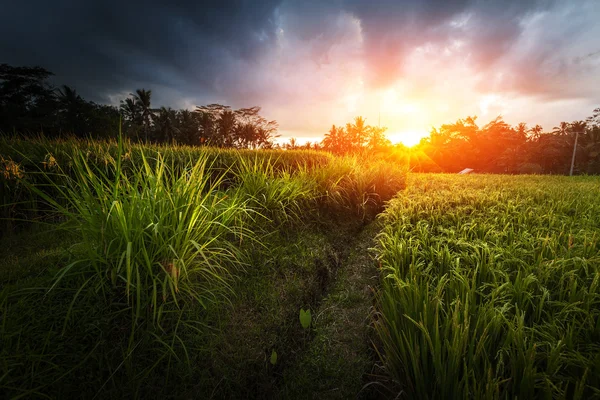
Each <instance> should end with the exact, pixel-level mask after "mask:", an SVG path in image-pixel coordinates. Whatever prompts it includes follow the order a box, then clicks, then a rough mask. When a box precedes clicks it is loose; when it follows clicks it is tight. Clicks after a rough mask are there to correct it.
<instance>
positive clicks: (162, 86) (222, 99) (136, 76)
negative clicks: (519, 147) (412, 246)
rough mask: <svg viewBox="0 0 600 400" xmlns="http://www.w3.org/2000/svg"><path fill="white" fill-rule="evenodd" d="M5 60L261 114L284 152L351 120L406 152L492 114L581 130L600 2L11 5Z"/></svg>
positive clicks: (119, 95)
mask: <svg viewBox="0 0 600 400" xmlns="http://www.w3.org/2000/svg"><path fill="white" fill-rule="evenodd" d="M2 8H3V11H2V13H0V63H8V64H11V65H39V66H42V67H44V68H46V69H48V70H50V71H52V72H53V73H54V74H55V77H54V78H53V79H54V82H55V83H56V84H68V85H70V86H73V87H75V88H76V89H77V91H78V93H80V94H81V95H82V96H83V97H84V98H86V99H88V100H93V101H96V102H100V103H107V104H115V105H118V104H119V101H120V100H122V99H124V98H125V97H127V96H128V94H129V93H131V92H133V91H134V90H135V89H138V88H145V89H150V90H152V99H153V105H154V106H156V107H159V106H170V107H173V108H189V109H193V108H195V106H196V105H202V104H210V103H220V104H227V105H231V106H232V107H234V108H240V107H250V106H254V105H258V106H260V107H262V115H264V116H265V117H266V118H268V119H274V120H277V121H278V123H279V126H280V129H279V132H280V134H281V135H282V139H284V140H285V139H287V138H289V137H295V138H297V139H298V141H299V142H304V141H306V140H312V141H314V140H320V139H321V138H322V136H323V135H324V134H325V133H326V132H327V131H328V130H329V129H330V128H331V125H333V124H335V125H344V124H345V123H347V122H350V121H351V120H352V119H353V118H354V117H356V116H358V115H361V116H363V117H366V118H367V123H369V124H372V125H377V124H381V125H382V126H386V127H387V128H388V131H387V133H388V136H389V137H390V139H392V141H394V142H397V141H402V142H405V143H407V144H414V143H415V142H416V141H418V139H419V138H420V137H421V136H424V135H426V134H427V133H428V132H429V130H430V128H431V127H432V126H436V127H438V126H440V125H441V124H443V123H451V122H454V121H456V120H457V119H459V118H465V117H467V116H477V117H478V119H477V122H478V123H479V124H480V125H483V124H485V123H487V122H488V121H490V120H491V119H494V118H495V117H496V116H498V115H502V116H503V117H504V119H505V120H506V121H507V122H509V123H511V124H516V123H518V122H527V123H528V124H529V125H530V126H532V125H535V124H540V125H542V127H543V128H544V129H545V130H546V131H551V130H552V128H553V127H554V126H556V125H558V123H559V122H560V121H573V120H580V119H585V118H586V117H587V116H589V115H591V113H592V110H593V109H594V108H596V107H599V106H600V39H599V38H600V0H571V1H567V0H498V1H495V0H430V1H423V0H378V1H376V0H371V1H359V0H339V1H326V0H315V1H312V0H305V1H275V0H267V1H227V0H225V1H219V2H216V1H212V2H207V3H204V2H202V1H197V0H195V1H188V0H175V1H164V2H159V1H155V0H148V1H137V0H131V1H121V0H119V1H117V0H103V1H96V0H88V1H81V0H55V1H34V0H21V1H11V2H6V3H5V4H4V5H3V6H2Z"/></svg>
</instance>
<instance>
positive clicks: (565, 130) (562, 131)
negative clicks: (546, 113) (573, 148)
mask: <svg viewBox="0 0 600 400" xmlns="http://www.w3.org/2000/svg"><path fill="white" fill-rule="evenodd" d="M552 129H553V131H552V133H554V134H555V135H559V136H567V135H568V134H569V124H568V123H567V122H564V121H563V122H561V123H560V124H559V126H555V127H554V128H552Z"/></svg>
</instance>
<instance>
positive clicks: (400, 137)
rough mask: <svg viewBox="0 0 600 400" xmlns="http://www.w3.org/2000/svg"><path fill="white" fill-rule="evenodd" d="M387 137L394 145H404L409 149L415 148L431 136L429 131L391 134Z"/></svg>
mask: <svg viewBox="0 0 600 400" xmlns="http://www.w3.org/2000/svg"><path fill="white" fill-rule="evenodd" d="M386 136H387V138H388V139H389V140H390V141H391V142H392V143H393V144H397V143H402V144H403V145H405V146H407V147H413V146H416V145H417V144H419V142H420V141H421V139H422V138H424V137H427V136H429V133H428V132H427V131H402V132H390V133H387V134H386Z"/></svg>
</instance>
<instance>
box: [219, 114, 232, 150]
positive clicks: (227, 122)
mask: <svg viewBox="0 0 600 400" xmlns="http://www.w3.org/2000/svg"><path fill="white" fill-rule="evenodd" d="M235 124H236V119H235V114H234V113H233V111H231V110H225V111H223V112H222V113H221V115H219V118H218V119H217V133H218V136H217V138H216V139H217V140H216V142H217V145H219V146H222V147H233V131H234V128H235Z"/></svg>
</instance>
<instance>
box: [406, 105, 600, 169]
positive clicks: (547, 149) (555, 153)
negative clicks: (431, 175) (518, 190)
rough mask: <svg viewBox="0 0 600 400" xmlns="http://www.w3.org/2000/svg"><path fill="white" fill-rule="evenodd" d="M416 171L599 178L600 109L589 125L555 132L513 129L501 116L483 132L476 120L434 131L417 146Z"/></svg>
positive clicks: (577, 124)
mask: <svg viewBox="0 0 600 400" xmlns="http://www.w3.org/2000/svg"><path fill="white" fill-rule="evenodd" d="M416 150H418V151H419V153H418V154H417V156H418V155H420V156H421V159H420V160H418V161H419V162H415V165H414V167H415V169H416V170H423V171H428V170H429V171H431V170H434V171H435V170H441V171H444V172H458V171H460V170H462V169H464V168H473V169H475V170H476V171H480V172H492V173H510V174H513V173H545V174H567V173H569V172H570V167H571V161H572V157H573V152H574V150H575V172H576V173H587V174H598V173H600V108H597V109H595V110H594V111H593V113H592V115H591V116H590V117H588V118H587V119H586V120H581V121H573V122H570V123H568V122H561V123H560V124H559V125H558V126H555V127H554V128H553V129H552V130H551V131H544V129H543V128H542V127H541V126H540V125H535V126H532V127H528V126H527V124H525V123H523V122H522V123H519V124H517V125H516V126H511V125H509V124H507V123H506V122H504V120H503V119H502V118H501V117H497V118H496V119H494V120H493V121H491V122H489V123H487V124H485V125H484V126H482V127H480V126H478V125H477V123H476V117H468V118H465V119H459V120H458V121H456V122H455V123H452V124H444V125H442V126H441V127H440V128H437V129H435V128H434V129H432V130H431V133H430V135H429V137H426V138H424V139H423V140H422V141H421V143H420V144H419V145H418V146H417V147H416Z"/></svg>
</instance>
